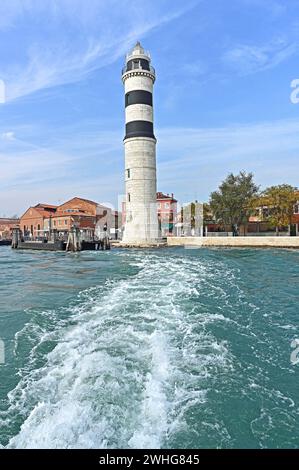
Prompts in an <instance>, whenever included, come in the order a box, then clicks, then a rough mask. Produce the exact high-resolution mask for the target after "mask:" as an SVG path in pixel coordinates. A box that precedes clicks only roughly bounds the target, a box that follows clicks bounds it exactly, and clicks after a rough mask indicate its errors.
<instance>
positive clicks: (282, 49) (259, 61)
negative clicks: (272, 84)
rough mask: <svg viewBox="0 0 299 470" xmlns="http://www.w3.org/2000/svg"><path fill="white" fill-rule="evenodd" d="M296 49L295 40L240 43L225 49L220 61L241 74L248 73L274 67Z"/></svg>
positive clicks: (296, 50)
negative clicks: (255, 43)
mask: <svg viewBox="0 0 299 470" xmlns="http://www.w3.org/2000/svg"><path fill="white" fill-rule="evenodd" d="M298 51H299V43H298V42H296V41H294V42H290V43H289V42H287V41H285V40H276V41H273V42H271V43H269V44H266V45H263V46H256V45H248V44H240V45H237V46H234V47H232V48H231V49H229V50H228V51H226V52H225V53H224V55H223V57H222V61H223V63H224V64H225V65H227V66H228V67H229V68H232V69H233V70H235V71H237V72H238V73H240V74H241V75H249V74H251V73H256V72H260V71H263V70H267V69H270V68H273V67H276V66H277V65H279V64H280V63H281V62H284V61H285V60H287V59H288V58H290V57H292V56H293V55H294V54H296V53H298Z"/></svg>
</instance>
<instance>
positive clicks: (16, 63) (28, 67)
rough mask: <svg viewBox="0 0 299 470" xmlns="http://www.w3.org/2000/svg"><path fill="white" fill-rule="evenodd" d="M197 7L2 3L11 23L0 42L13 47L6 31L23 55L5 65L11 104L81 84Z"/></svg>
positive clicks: (140, 1)
mask: <svg viewBox="0 0 299 470" xmlns="http://www.w3.org/2000/svg"><path fill="white" fill-rule="evenodd" d="M192 6H194V2H191V3H190V4H189V5H188V6H187V7H186V6H184V7H183V8H180V9H177V8H175V7H174V6H173V5H172V3H171V2H170V0H163V1H161V2H159V4H155V5H154V4H153V3H152V2H147V1H146V0H134V1H133V0H130V1H129V0H118V1H116V0H105V1H100V0H85V1H84V2H82V1H81V0H59V1H56V0H43V1H42V2H41V1H40V0H23V1H22V2H19V1H18V0H10V1H9V2H8V1H6V0H3V3H1V4H0V18H1V15H4V16H5V18H6V23H5V21H4V20H3V21H2V32H1V22H0V40H1V41H6V42H7V44H8V48H9V44H10V42H9V41H8V40H7V36H6V35H7V29H9V32H11V30H13V32H14V34H15V36H12V38H13V39H14V41H17V40H18V57H15V56H14V55H12V56H11V59H10V60H9V61H8V64H5V66H4V65H2V67H1V68H2V77H1V78H2V80H5V83H6V99H7V101H11V100H13V99H16V98H18V97H21V96H25V95H28V94H30V93H33V92H35V91H38V90H41V89H44V88H49V87H52V86H57V85H61V84H65V83H72V82H75V81H79V80H81V79H82V78H84V77H85V76H86V74H88V73H90V72H92V71H93V70H95V69H98V68H100V67H103V66H105V65H107V64H110V63H112V62H114V61H115V60H116V59H118V58H119V57H120V56H122V55H124V53H125V52H126V51H127V50H128V48H129V47H131V46H132V45H133V43H134V41H136V39H140V38H142V37H144V36H145V35H146V34H147V33H148V32H149V31H151V30H152V29H153V28H156V27H158V26H160V25H162V24H164V23H166V22H169V21H171V20H173V19H174V18H176V17H178V16H180V15H181V14H182V13H184V12H185V11H186V10H187V9H189V8H191V7H192ZM37 18H38V23H37V21H36V19H37ZM4 23H5V25H4ZM37 24H38V27H37V26H36V25H37ZM4 26H6V27H4ZM29 28H30V40H28V41H27V40H26V31H28V29H29ZM16 31H17V33H16ZM23 35H24V36H23ZM7 55H8V54H7ZM0 65H1V64H0Z"/></svg>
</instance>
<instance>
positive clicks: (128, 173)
mask: <svg viewBox="0 0 299 470" xmlns="http://www.w3.org/2000/svg"><path fill="white" fill-rule="evenodd" d="M127 177H128V178H131V172H130V170H129V169H128V170H127Z"/></svg>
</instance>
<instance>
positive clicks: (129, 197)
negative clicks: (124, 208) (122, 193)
mask: <svg viewBox="0 0 299 470" xmlns="http://www.w3.org/2000/svg"><path fill="white" fill-rule="evenodd" d="M128 201H129V202H131V194H130V193H128Z"/></svg>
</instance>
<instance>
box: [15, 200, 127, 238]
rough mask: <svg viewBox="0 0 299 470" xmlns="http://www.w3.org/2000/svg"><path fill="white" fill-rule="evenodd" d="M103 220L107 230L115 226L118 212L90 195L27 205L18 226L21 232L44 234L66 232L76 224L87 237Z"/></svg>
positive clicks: (101, 227)
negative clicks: (27, 207) (51, 202)
mask: <svg viewBox="0 0 299 470" xmlns="http://www.w3.org/2000/svg"><path fill="white" fill-rule="evenodd" d="M105 224H107V228H108V232H109V231H112V232H113V230H115V228H116V229H117V228H118V212H116V211H112V210H111V209H110V208H108V207H105V206H103V205H101V204H98V203H97V202H94V201H91V200H89V199H84V198H80V197H74V198H72V199H70V200H69V201H66V202H65V203H63V204H61V205H60V206H52V205H49V204H37V205H36V206H34V207H30V208H29V209H28V210H27V211H26V212H25V213H24V214H23V215H22V217H21V223H20V228H21V230H22V232H23V235H24V236H29V237H39V236H41V237H44V236H48V234H49V232H50V230H51V231H53V230H55V231H56V232H57V233H58V234H59V235H61V236H67V234H68V232H69V231H70V229H71V228H72V227H77V228H78V229H79V230H80V231H81V233H82V234H84V235H85V236H86V238H92V237H94V235H95V234H97V232H98V233H100V232H101V231H103V227H104V225H105ZM113 233H114V232H113Z"/></svg>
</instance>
